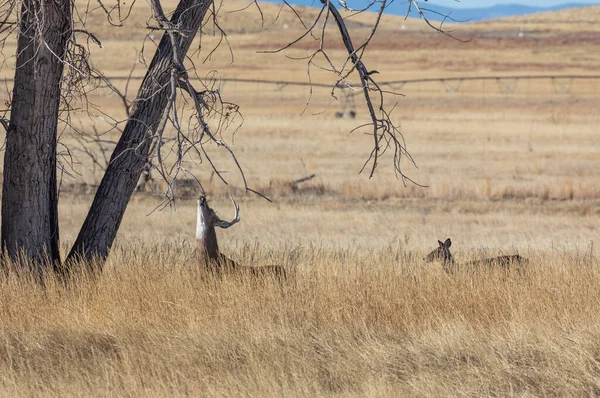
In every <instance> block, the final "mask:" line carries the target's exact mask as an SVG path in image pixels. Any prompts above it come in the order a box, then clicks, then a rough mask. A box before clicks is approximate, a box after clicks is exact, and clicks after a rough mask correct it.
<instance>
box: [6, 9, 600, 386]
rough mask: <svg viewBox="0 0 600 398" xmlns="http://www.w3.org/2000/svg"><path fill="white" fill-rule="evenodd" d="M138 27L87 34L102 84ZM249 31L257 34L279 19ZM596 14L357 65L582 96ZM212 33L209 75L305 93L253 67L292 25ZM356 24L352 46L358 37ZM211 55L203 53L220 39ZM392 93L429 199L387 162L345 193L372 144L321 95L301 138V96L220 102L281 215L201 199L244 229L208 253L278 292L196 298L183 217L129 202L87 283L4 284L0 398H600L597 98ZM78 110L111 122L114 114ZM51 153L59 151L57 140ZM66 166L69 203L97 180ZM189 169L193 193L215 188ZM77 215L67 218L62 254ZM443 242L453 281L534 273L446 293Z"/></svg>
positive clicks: (420, 90) (497, 29)
mask: <svg viewBox="0 0 600 398" xmlns="http://www.w3.org/2000/svg"><path fill="white" fill-rule="evenodd" d="M136 6H140V7H139V8H136V9H135V10H134V11H135V13H134V14H132V17H131V19H130V20H128V21H127V22H126V24H125V26H124V27H123V28H115V29H109V27H108V26H107V25H106V23H105V22H103V21H102V19H100V18H96V17H94V18H92V19H90V24H89V25H88V27H89V28H90V29H92V28H93V29H92V30H93V31H95V32H98V35H99V37H100V39H101V40H102V41H103V45H104V48H103V49H102V50H96V52H95V53H94V56H95V58H94V62H95V63H96V64H97V65H98V66H100V67H103V68H106V72H107V73H108V74H125V73H127V71H128V70H129V68H130V66H131V62H132V60H133V59H134V55H135V51H134V49H138V50H139V49H140V48H141V45H142V38H143V36H144V34H143V33H140V29H139V27H143V26H144V25H145V21H146V19H147V18H148V15H149V14H148V9H147V7H146V4H145V3H143V4H142V3H140V4H137V5H136ZM226 6H227V7H230V3H229V2H228V3H227V4H226ZM94 7H95V5H94ZM144 7H146V8H144ZM167 8H168V7H167ZM230 8H237V6H231V7H230ZM263 10H264V11H265V14H266V15H267V20H269V18H271V19H272V16H273V15H274V13H275V10H276V7H274V6H272V5H265V6H264V7H263ZM597 11H598V8H591V9H586V10H585V11H578V10H574V11H568V12H560V13H555V14H554V13H551V14H541V15H536V16H532V17H522V18H515V19H507V20H502V21H492V22H486V23H477V24H463V25H457V26H456V32H455V34H456V35H457V36H458V37H461V38H465V39H470V41H469V42H467V43H463V42H459V41H456V40H452V39H449V38H447V37H444V36H442V35H438V34H435V33H433V32H431V31H430V30H428V29H426V28H425V27H424V26H423V24H422V23H420V22H418V21H412V20H409V21H404V20H402V19H398V18H388V19H386V21H384V24H383V26H382V28H383V32H385V35H382V36H381V37H379V38H378V39H376V40H375V41H374V42H373V43H372V44H373V46H372V51H371V52H369V53H367V57H368V60H369V62H370V67H371V68H374V69H378V70H379V71H380V72H381V74H380V75H379V77H380V79H381V80H395V79H402V78H417V77H439V76H451V75H455V76H462V75H467V76H477V75H503V74H534V73H535V74H562V73H582V74H593V73H597V70H598V65H600V59H599V56H598V54H599V53H600V51H598V50H599V48H598V47H599V43H600V41H599V40H598V32H597V31H598V27H597V24H594V23H591V22H594V21H595V20H596V19H595V17H594V15H595V13H597ZM305 12H307V13H314V12H313V11H305ZM222 15H223V18H224V20H223V25H224V26H225V28H226V30H228V31H229V32H230V34H229V39H230V43H231V46H232V49H233V51H234V54H235V63H234V64H233V65H231V64H230V59H229V51H228V50H226V49H225V48H222V49H221V50H219V51H218V52H217V53H216V54H215V55H214V56H213V57H212V59H211V60H210V61H208V62H207V63H205V64H202V63H201V62H200V60H202V59H203V57H202V56H197V57H196V56H195V57H194V60H196V62H198V65H199V74H200V75H202V76H203V75H204V74H206V73H207V71H209V70H212V69H218V70H219V72H220V73H221V75H222V76H225V77H247V78H265V77H268V78H272V79H276V78H281V79H286V80H295V81H306V68H305V65H304V64H303V63H302V62H298V61H291V60H289V59H287V58H285V57H284V56H283V55H281V54H279V55H266V54H257V53H256V50H257V49H273V48H277V46H279V45H282V44H285V43H287V42H289V40H291V39H292V38H293V37H294V35H295V34H298V32H299V28H298V26H297V25H294V24H293V19H292V18H291V16H290V15H289V14H287V15H284V16H283V17H282V21H283V22H285V23H288V28H287V29H284V28H283V25H281V24H275V25H273V26H271V25H268V24H267V26H268V29H267V31H266V32H263V31H262V29H261V28H260V23H259V17H258V14H257V13H256V12H252V11H247V12H244V13H237V14H225V13H223V14H222ZM269 16H270V17H269ZM360 18H361V19H360V20H359V21H357V23H356V25H354V27H355V28H360V26H361V25H360V24H361V23H364V22H365V21H364V20H363V19H365V18H368V16H361V17H360ZM402 24H404V25H405V30H403V31H400V30H398V27H399V26H401V25H402ZM521 27H523V30H524V31H525V32H526V35H525V37H524V38H521V39H520V38H518V36H517V33H518V32H519V30H520V29H521ZM242 29H243V30H242ZM206 30H207V31H210V29H208V28H207V29H206ZM367 31H368V30H367V29H366V28H362V29H358V31H357V34H359V35H360V34H366V32H367ZM204 43H205V46H206V47H203V49H204V50H203V51H206V48H210V44H211V43H214V40H213V39H210V38H207V40H206V41H205V42H204ZM332 44H333V45H336V43H335V42H332ZM10 45H11V44H10V43H8V44H7V48H6V53H10V51H9V50H10ZM13 45H14V43H13ZM307 46H308V44H307V45H305V46H304V47H303V49H301V50H293V51H292V52H290V53H289V55H303V54H306V51H307V50H306V48H307ZM129 52H130V53H131V57H129V56H128V55H127V54H129ZM150 53H151V52H148V53H147V54H150ZM201 54H206V53H205V52H201ZM336 54H337V56H338V57H339V55H340V53H339V52H337V53H336V52H335V51H334V53H333V55H334V56H336ZM3 73H5V74H7V75H9V76H10V75H11V74H12V72H10V73H9V71H8V70H7V69H4V70H3ZM135 73H136V74H138V75H141V74H143V69H142V68H140V69H139V70H137V71H136V72H135ZM313 77H314V78H315V79H316V80H318V81H331V77H330V76H326V75H323V74H318V73H317V72H315V76H313ZM395 89H396V90H401V91H402V92H403V93H405V94H406V95H407V96H406V97H402V98H398V101H399V107H398V112H397V115H398V116H397V118H398V121H400V122H401V123H402V131H403V132H404V133H405V135H406V139H407V142H408V145H409V149H410V150H411V151H412V154H413V156H414V157H415V158H416V160H417V161H418V164H419V166H420V168H419V169H418V170H414V171H411V172H410V173H411V176H413V177H415V178H416V179H417V180H418V181H420V182H422V183H424V184H427V185H429V188H427V189H421V188H417V187H414V186H409V187H407V188H405V187H403V186H402V184H400V183H399V182H398V181H395V180H394V178H393V175H392V172H391V170H390V168H389V166H388V164H387V163H385V164H382V167H381V168H380V169H379V172H378V175H377V176H376V177H375V179H374V180H367V179H366V177H365V176H356V172H357V170H358V168H359V167H360V165H361V164H362V163H361V162H362V160H363V159H364V157H365V156H366V154H367V148H368V147H367V145H370V140H369V138H368V137H362V136H361V135H358V134H355V135H353V136H347V134H346V133H347V132H348V131H349V130H351V129H352V128H353V127H354V126H355V125H356V124H358V123H361V122H362V121H364V119H362V118H363V117H364V115H362V112H360V108H359V115H358V119H357V120H347V119H342V120H340V119H334V118H333V117H332V114H333V112H335V111H336V110H338V108H337V106H338V105H337V104H335V103H334V104H333V105H332V106H331V108H329V110H328V111H327V112H325V113H324V114H323V113H321V111H322V110H323V109H324V108H325V105H326V104H327V103H328V90H323V91H322V92H319V91H317V92H315V96H314V100H313V103H312V106H311V107H310V108H309V112H307V113H306V114H305V115H304V116H302V117H300V116H298V115H299V113H300V111H301V110H302V108H303V106H304V102H305V100H306V97H307V91H306V89H305V88H300V89H294V88H291V87H290V88H285V89H284V90H281V91H273V90H271V88H270V87H261V86H256V85H251V84H247V85H243V84H230V83H227V84H226V85H225V86H224V87H223V94H224V95H226V96H227V98H228V99H229V100H232V101H234V102H237V103H239V104H240V105H242V109H243V111H244V114H245V116H246V119H245V124H244V126H243V128H242V130H240V132H238V133H237V135H236V140H235V149H236V151H237V152H238V154H239V157H240V160H241V161H242V164H243V165H244V167H245V169H246V172H247V176H248V177H249V179H250V181H251V184H252V185H253V186H256V187H259V188H262V189H264V190H265V191H268V192H269V193H270V194H272V195H273V196H274V198H275V199H276V203H275V204H274V205H271V204H267V203H266V202H263V201H260V200H257V199H255V198H252V197H243V196H240V195H239V192H238V191H236V189H235V187H236V186H239V181H238V180H237V179H236V177H235V176H231V177H230V178H231V179H232V182H233V185H234V187H233V188H229V187H227V188H226V187H223V186H222V185H219V184H217V183H216V182H213V183H210V184H207V186H208V187H209V189H210V192H211V194H212V196H213V197H215V199H214V201H213V204H214V207H215V209H217V210H218V211H219V212H220V214H221V215H229V214H230V213H229V212H230V211H231V209H230V207H229V206H230V204H229V203H228V199H227V198H226V197H225V194H227V193H229V192H234V193H236V195H238V197H239V201H240V203H241V205H242V214H241V216H242V222H241V223H240V224H238V225H236V226H235V228H231V229H230V230H227V231H219V236H220V243H221V248H222V250H223V251H224V252H226V253H227V254H228V255H230V256H232V257H234V258H235V259H237V260H238V261H239V262H241V263H244V264H270V263H280V264H283V265H285V266H286V267H288V269H289V270H290V271H291V272H290V273H291V274H292V275H293V277H292V278H291V280H290V282H289V283H288V284H286V285H285V286H284V287H283V288H280V287H279V286H276V285H273V284H271V283H266V284H264V285H259V286H256V285H255V284H252V283H249V282H247V281H246V282H239V281H234V280H231V281H225V282H222V281H219V282H215V281H211V280H208V281H206V280H203V279H202V278H200V275H198V271H197V269H195V267H194V263H193V260H192V259H193V258H194V255H193V250H192V247H193V243H192V235H193V231H194V222H195V218H194V203H193V199H191V198H183V199H182V200H180V201H179V202H178V203H177V208H176V209H177V211H175V212H169V211H164V212H156V213H153V214H152V215H150V216H147V214H148V213H150V212H151V211H152V209H153V208H154V207H155V206H156V205H158V204H159V203H160V197H158V195H152V194H148V195H137V196H135V197H134V200H133V201H132V204H131V205H130V207H129V209H128V212H127V215H126V219H125V220H124V222H123V225H122V228H121V230H120V232H119V236H118V247H117V248H116V250H115V251H114V252H113V254H112V256H111V258H110V261H109V265H108V268H107V271H106V272H105V274H104V275H103V276H102V277H101V278H100V279H98V280H97V281H90V280H87V279H85V278H83V279H81V280H79V281H78V286H79V287H78V288H75V289H64V288H62V287H59V286H58V285H56V283H55V282H52V281H49V282H48V283H47V290H46V291H42V290H41V289H40V288H39V286H37V285H35V284H33V283H31V282H29V281H28V280H27V279H26V278H15V277H14V276H13V277H11V278H9V279H4V280H2V282H1V283H0V303H1V305H0V341H1V342H2V343H3V344H0V389H1V393H2V395H39V394H40V393H43V394H45V395H60V396H64V395H78V396H80V395H132V396H139V395H142V394H145V395H155V396H160V395H173V394H179V395H181V394H185V393H189V394H193V395H196V394H198V393H202V394H203V395H255V396H256V395H258V396H265V395H266V396H273V395H284V394H285V395H298V396H306V395H311V396H312V395H337V396H364V395H371V396H375V395H376V396H380V395H389V396H399V395H404V396H439V395H450V396H464V395H468V396H482V395H501V396H507V395H517V396H574V395H588V396H595V395H598V394H599V393H600V391H599V387H600V386H599V385H598V384H599V383H598V380H599V376H600V374H599V371H598V361H599V360H600V359H599V356H598V353H599V352H600V346H599V345H598V337H599V336H598V332H597V331H598V330H600V328H599V325H598V316H597V314H598V310H599V308H598V304H597V302H598V300H597V297H598V288H597V286H600V284H599V283H598V282H600V274H599V273H598V268H597V261H596V258H595V257H594V255H593V254H594V247H593V243H594V242H595V241H596V240H597V231H598V229H597V225H598V224H599V222H600V215H599V214H600V211H599V209H600V206H599V203H600V202H599V201H600V190H599V189H598V188H597V175H596V174H597V173H596V170H598V167H599V164H598V162H599V161H600V156H599V152H598V149H597V148H598V139H597V125H598V122H599V120H598V116H597V112H596V110H597V107H598V100H597V93H598V89H599V87H598V82H596V81H574V82H573V83H571V91H570V94H556V93H555V86H553V84H552V83H551V82H549V81H548V82H543V81H532V82H524V81H521V82H518V85H517V87H516V90H515V93H513V94H511V95H506V94H502V93H500V91H499V89H498V83H497V82H495V81H491V82H487V83H481V82H477V83H467V82H464V83H463V84H462V85H461V86H460V90H459V91H458V92H456V93H448V92H446V91H445V90H444V88H443V86H442V85H440V84H439V83H435V84H422V85H407V86H405V87H401V88H400V87H395ZM90 99H91V100H93V101H94V102H95V103H97V104H99V105H100V106H101V107H102V110H103V111H104V112H107V113H111V114H117V115H118V114H119V112H122V111H121V110H120V105H119V103H118V100H117V99H116V98H115V97H114V96H113V97H106V96H104V95H92V96H91V97H90ZM313 112H319V114H316V115H313V114H312V113H313ZM89 123H90V119H88V118H83V119H82V125H83V126H84V128H90V124H89ZM226 138H229V136H227V137H226ZM63 139H64V140H65V141H66V142H67V143H70V142H71V141H70V140H72V138H71V137H70V136H69V132H68V131H67V132H66V133H65V135H64V138H63ZM215 156H216V157H215V159H217V160H219V161H223V162H224V160H222V159H220V158H219V156H218V154H215ZM300 159H303V160H304V162H305V163H306V167H307V169H308V171H309V172H314V173H317V178H316V179H315V180H313V181H312V182H310V183H308V185H307V188H306V189H305V191H306V192H304V193H301V194H293V193H292V192H290V191H289V190H288V189H285V188H282V187H281V182H282V181H289V180H291V179H294V178H298V177H300V176H301V175H303V173H304V170H303V169H302V165H301V162H300ZM78 160H80V161H81V162H83V165H81V166H78V169H77V170H78V171H79V172H80V173H82V177H77V179H75V180H69V179H68V180H66V183H67V184H72V183H74V182H81V181H83V180H84V179H87V180H88V181H93V180H94V179H96V181H97V179H98V178H99V173H97V172H96V173H93V172H92V171H91V169H89V168H86V167H84V165H85V166H88V167H89V164H87V163H86V162H87V160H86V158H85V157H81V158H78ZM385 161H386V160H384V162H385ZM387 161H388V162H389V159H387ZM223 164H224V166H223V169H230V165H229V164H227V163H223ZM189 166H190V167H191V168H192V169H193V170H194V171H196V172H198V173H199V176H200V178H203V179H204V181H206V180H208V178H209V170H208V168H207V167H205V166H204V165H200V166H193V165H189ZM229 174H232V173H229ZM229 174H228V175H229ZM90 201H91V197H90V195H74V194H72V193H69V194H66V195H64V196H63V197H62V202H61V206H60V213H61V233H62V238H63V244H64V245H65V248H66V247H67V246H68V244H69V242H72V241H73V239H74V238H75V234H76V233H77V228H78V227H79V226H80V224H81V221H82V219H83V217H84V216H85V211H86V210H87V206H88V205H89V203H90ZM447 236H450V237H452V239H453V242H454V243H453V249H454V250H455V251H456V257H457V259H459V260H461V261H463V262H464V261H466V260H467V259H468V258H469V257H472V256H475V255H477V254H478V253H479V251H481V250H482V249H483V248H485V249H487V254H490V255H493V254H496V253H498V252H502V253H505V254H508V253H512V252H514V251H519V252H520V253H521V254H524V255H526V256H528V257H530V258H531V260H532V263H531V264H530V266H529V270H528V272H527V273H524V274H509V275H505V274H503V273H501V272H497V271H496V272H486V271H485V270H483V271H481V270H480V271H473V270H464V271H461V272H459V273H458V274H457V275H454V276H448V275H445V274H444V273H443V272H442V270H441V267H440V266H439V264H424V263H423V262H422V261H421V260H420V259H421V258H422V257H423V256H424V255H425V254H426V252H427V250H428V249H429V250H431V249H433V248H434V247H435V241H436V239H440V238H445V237H447Z"/></svg>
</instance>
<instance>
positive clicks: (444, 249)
mask: <svg viewBox="0 0 600 398" xmlns="http://www.w3.org/2000/svg"><path fill="white" fill-rule="evenodd" d="M438 245H439V246H438V248H437V249H435V250H434V251H432V252H431V253H429V254H428V255H427V257H425V259H426V260H427V262H433V261H441V262H442V263H443V264H444V265H448V264H454V258H453V257H452V253H450V246H452V241H451V240H450V238H448V239H446V240H445V241H444V242H442V241H441V240H438Z"/></svg>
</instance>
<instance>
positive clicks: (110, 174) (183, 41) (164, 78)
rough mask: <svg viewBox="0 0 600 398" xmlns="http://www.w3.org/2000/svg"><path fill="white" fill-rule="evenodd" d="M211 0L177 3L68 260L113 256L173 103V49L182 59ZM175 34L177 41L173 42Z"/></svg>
mask: <svg viewBox="0 0 600 398" xmlns="http://www.w3.org/2000/svg"><path fill="white" fill-rule="evenodd" d="M212 3H213V0H181V1H180V2H179V4H178V5H177V8H176V10H175V12H174V14H173V16H172V17H171V24H170V26H168V27H165V28H167V29H171V28H172V27H176V28H177V30H176V31H172V32H170V33H171V35H170V34H169V32H165V33H164V34H163V37H162V39H161V41H160V44H159V46H158V49H157V50H156V53H155V54H154V57H153V59H152V62H151V63H150V66H149V68H148V71H147V72H146V76H145V77H144V80H143V82H142V85H141V86H140V89H139V91H138V94H137V98H136V100H135V101H134V104H133V106H132V110H131V112H130V114H129V119H128V121H127V124H126V125H125V129H124V131H123V134H122V135H121V138H120V139H119V142H118V143H117V146H116V147H115V150H114V152H113V154H112V156H111V159H110V162H109V165H108V168H107V169H106V173H105V174H104V177H103V178H102V181H101V182H100V186H99V187H98V190H97V191H96V195H95V196H94V201H93V202H92V206H91V208H90V210H89V212H88V215H87V217H86V219H85V221H84V223H83V226H82V227H81V230H80V232H79V235H78V236H77V240H76V241H75V244H74V245H73V248H72V249H71V252H70V253H69V255H68V257H67V264H69V263H70V262H72V261H75V260H85V261H86V262H89V263H90V264H92V263H93V264H95V265H96V266H101V265H102V263H103V262H104V260H105V259H106V257H107V256H108V253H109V251H110V248H111V247H112V244H113V242H114V239H115V237H116V234H117V230H118V229H119V225H120V224H121V221H122V219H123V215H124V214H125V209H126V208H127V204H128V203H129V200H130V198H131V195H132V194H133V192H134V190H135V187H136V184H137V181H138V179H139V177H140V175H141V173H142V170H143V168H144V164H145V162H146V160H147V157H148V154H149V153H148V152H149V148H150V146H151V141H152V138H153V136H154V133H155V132H156V130H157V128H158V127H159V123H160V121H161V118H162V117H163V114H164V111H165V109H166V107H167V105H168V101H169V97H170V89H171V85H170V84H169V83H170V81H171V71H172V70H173V68H174V67H176V68H178V67H179V65H175V63H174V54H176V56H177V57H176V58H177V60H179V61H182V60H183V59H184V57H185V54H186V53H187V51H188V49H189V48H190V46H191V44H192V41H193V39H194V37H195V36H196V34H197V32H198V30H199V29H200V26H201V25H202V20H203V19H204V16H205V15H206V12H207V11H208V9H209V7H210V6H211V5H212ZM172 35H174V36H175V37H176V41H177V45H175V44H174V43H172V40H171V36H172ZM181 72H183V71H181Z"/></svg>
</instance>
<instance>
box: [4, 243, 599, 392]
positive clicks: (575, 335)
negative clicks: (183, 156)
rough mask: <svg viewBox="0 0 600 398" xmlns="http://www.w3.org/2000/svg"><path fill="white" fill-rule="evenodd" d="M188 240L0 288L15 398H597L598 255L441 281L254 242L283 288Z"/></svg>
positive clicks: (375, 259)
mask: <svg viewBox="0 0 600 398" xmlns="http://www.w3.org/2000/svg"><path fill="white" fill-rule="evenodd" d="M190 246H191V245H187V244H176V243H167V244H150V243H148V242H146V243H141V242H131V243H126V244H123V245H120V246H119V247H118V248H116V249H115V251H114V253H113V256H112V258H111V261H110V264H109V266H108V269H107V270H106V271H105V273H104V274H103V275H102V277H101V278H99V279H97V280H90V279H88V278H86V277H82V276H78V277H76V281H75V282H76V284H75V286H73V287H71V288H64V287H61V286H60V285H59V284H58V283H56V282H55V281H54V280H52V278H50V279H49V280H47V283H46V289H45V290H43V289H41V288H40V286H39V285H37V284H34V283H32V282H31V281H29V280H28V279H26V278H23V277H20V278H17V277H15V276H14V275H13V276H11V277H9V278H8V279H4V280H3V281H2V282H1V287H0V300H1V302H2V306H1V307H0V316H1V319H2V323H1V329H0V340H1V341H2V342H3V343H2V344H1V345H0V390H1V391H2V394H3V395H4V394H7V395H13V396H15V395H40V394H42V395H46V396H65V395H67V396H70V395H79V396H81V395H96V396H97V395H126V396H130V395H136V396H137V395H140V394H144V395H152V396H163V395H182V394H192V395H201V396H212V395H215V394H218V395H236V396H239V395H259V396H267V395H268V396H274V395H277V396H281V395H288V396H289V395H291V396H305V395H319V396H364V395H378V396H382V395H383V396H398V395H410V396H434V395H437V396H439V395H444V396H465V395H467V396H481V395H482V394H484V395H502V396H506V395H516V396H540V395H545V396H556V397H561V396H574V395H592V396H594V395H596V394H598V393H600V385H598V377H599V371H598V361H600V357H599V353H600V346H599V345H598V340H599V339H598V338H599V337H600V336H599V335H598V329H599V327H598V326H599V325H598V317H597V313H598V310H600V308H598V300H597V299H596V298H597V297H598V294H599V293H600V291H599V286H600V283H599V282H600V273H599V271H598V269H599V268H598V266H597V265H598V264H597V263H596V262H593V263H590V262H589V261H583V260H582V259H581V258H577V257H573V256H567V257H565V258H563V259H562V260H558V259H557V258H556V257H551V256H548V255H544V254H540V255H537V254H534V253H532V254H533V259H532V260H533V261H532V264H531V265H530V266H529V268H528V271H527V272H526V273H525V274H524V275H522V274H511V273H508V274H506V273H503V272H500V271H498V270H496V271H486V270H463V271H462V272H461V273H459V274H457V275H453V276H448V275H446V274H445V273H443V272H442V271H441V267H440V266H439V265H436V264H424V263H423V262H422V260H420V258H421V256H422V255H423V254H424V253H409V252H407V251H405V249H403V248H399V247H388V248H385V249H383V250H374V251H362V250H354V249H348V248H340V249H334V250H331V249H323V248H318V247H313V248H310V247H306V248H304V249H303V250H299V249H293V248H291V247H286V246H283V247H279V248H277V249H275V250H273V249H268V250H267V249H266V248H264V247H262V246H260V245H256V246H255V245H246V246H243V247H241V248H239V250H237V251H236V253H234V254H235V255H236V257H237V258H239V259H240V260H242V261H243V262H245V263H253V264H268V263H272V262H277V263H280V264H285V265H286V267H288V269H290V270H292V272H291V275H292V277H291V278H290V280H289V282H288V283H286V284H284V285H283V286H280V285H278V284H277V283H272V282H268V281H263V282H259V281H253V280H237V279H235V278H233V279H225V280H218V281H217V280H213V279H210V278H209V279H203V278H201V275H200V273H199V271H198V270H197V269H196V267H195V266H194V265H193V264H191V263H190V262H189V258H191V256H192V255H193V251H192V249H191V247H190Z"/></svg>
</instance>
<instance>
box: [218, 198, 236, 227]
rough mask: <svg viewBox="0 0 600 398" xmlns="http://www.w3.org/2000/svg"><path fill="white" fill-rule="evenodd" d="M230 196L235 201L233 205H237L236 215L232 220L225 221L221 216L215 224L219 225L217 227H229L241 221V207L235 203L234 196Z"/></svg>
mask: <svg viewBox="0 0 600 398" xmlns="http://www.w3.org/2000/svg"><path fill="white" fill-rule="evenodd" d="M229 198H230V199H231V201H232V202H233V207H235V216H234V217H233V220H231V221H223V220H221V219H220V218H219V221H218V222H217V223H216V224H215V226H217V227H221V228H229V227H231V226H232V225H233V224H235V223H237V222H239V221H240V207H239V206H238V204H237V203H235V200H233V197H232V196H230V197H229Z"/></svg>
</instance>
